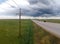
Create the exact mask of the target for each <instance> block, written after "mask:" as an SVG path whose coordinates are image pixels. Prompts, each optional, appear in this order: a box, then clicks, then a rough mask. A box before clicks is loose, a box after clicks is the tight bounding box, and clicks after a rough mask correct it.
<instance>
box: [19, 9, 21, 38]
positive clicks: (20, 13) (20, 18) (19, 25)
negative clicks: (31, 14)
mask: <svg viewBox="0 0 60 44" xmlns="http://www.w3.org/2000/svg"><path fill="white" fill-rule="evenodd" d="M19 37H20V38H21V8H20V12H19Z"/></svg>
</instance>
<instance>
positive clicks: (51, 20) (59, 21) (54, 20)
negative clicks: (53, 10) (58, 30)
mask: <svg viewBox="0 0 60 44" xmlns="http://www.w3.org/2000/svg"><path fill="white" fill-rule="evenodd" d="M44 20H45V21H47V22H53V23H60V19H40V21H44Z"/></svg>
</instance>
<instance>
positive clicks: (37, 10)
mask: <svg viewBox="0 0 60 44" xmlns="http://www.w3.org/2000/svg"><path fill="white" fill-rule="evenodd" d="M28 1H29V3H30V7H29V8H30V9H29V10H28V9H25V10H24V9H23V15H27V16H57V15H58V16H59V15H60V5H58V4H59V3H58V1H57V0H28ZM56 1H57V2H56ZM57 3H58V4H57ZM31 8H32V9H31Z"/></svg>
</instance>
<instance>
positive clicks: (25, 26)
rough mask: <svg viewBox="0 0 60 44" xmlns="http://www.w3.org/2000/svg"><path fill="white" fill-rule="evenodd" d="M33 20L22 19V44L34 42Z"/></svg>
mask: <svg viewBox="0 0 60 44" xmlns="http://www.w3.org/2000/svg"><path fill="white" fill-rule="evenodd" d="M32 27H33V26H32V21H31V20H21V28H20V44H33V28H32Z"/></svg>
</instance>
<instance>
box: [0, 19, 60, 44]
mask: <svg viewBox="0 0 60 44" xmlns="http://www.w3.org/2000/svg"><path fill="white" fill-rule="evenodd" d="M19 24H20V25H19ZM0 44H60V39H58V38H56V37H55V36H53V35H52V34H50V33H48V32H46V31H45V30H44V29H43V28H41V27H39V26H38V25H36V24H35V23H33V22H32V21H31V20H29V19H28V20H20V23H19V20H14V19H12V20H7V19H6V20H0Z"/></svg>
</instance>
